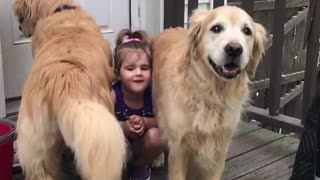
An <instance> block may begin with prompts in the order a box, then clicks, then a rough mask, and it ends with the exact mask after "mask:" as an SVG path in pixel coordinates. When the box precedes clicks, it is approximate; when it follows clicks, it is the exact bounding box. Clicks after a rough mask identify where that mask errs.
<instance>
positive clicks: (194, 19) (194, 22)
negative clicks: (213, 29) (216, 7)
mask: <svg viewBox="0 0 320 180" xmlns="http://www.w3.org/2000/svg"><path fill="white" fill-rule="evenodd" d="M208 13H209V11H208V10H204V9H196V10H195V11H194V12H193V14H192V16H191V17H190V20H189V29H188V34H189V41H190V43H189V44H190V45H191V46H190V51H189V52H190V56H197V54H198V53H197V52H196V51H197V47H198V45H199V43H200V40H201V35H202V34H203V33H201V31H202V29H201V23H202V22H203V21H204V19H205V18H206V17H207V15H208ZM192 54H193V55H192ZM195 59H196V58H195Z"/></svg>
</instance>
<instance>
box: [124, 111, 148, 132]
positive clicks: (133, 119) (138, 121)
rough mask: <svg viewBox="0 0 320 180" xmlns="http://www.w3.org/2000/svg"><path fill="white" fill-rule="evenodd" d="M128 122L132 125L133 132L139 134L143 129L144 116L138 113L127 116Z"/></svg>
mask: <svg viewBox="0 0 320 180" xmlns="http://www.w3.org/2000/svg"><path fill="white" fill-rule="evenodd" d="M128 121H129V123H130V124H131V126H132V127H133V129H134V130H133V132H134V133H136V134H138V135H139V136H141V135H142V134H143V133H144V130H145V121H144V118H143V117H141V116H138V115H132V116H130V117H129V120H128Z"/></svg>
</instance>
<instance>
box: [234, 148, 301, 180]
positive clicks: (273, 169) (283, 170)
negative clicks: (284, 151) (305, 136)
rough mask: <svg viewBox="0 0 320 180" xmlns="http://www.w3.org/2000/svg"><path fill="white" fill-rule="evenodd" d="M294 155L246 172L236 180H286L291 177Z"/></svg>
mask: <svg viewBox="0 0 320 180" xmlns="http://www.w3.org/2000/svg"><path fill="white" fill-rule="evenodd" d="M295 157H296V154H292V155H290V156H287V157H285V158H283V159H280V160H279V161H276V162H274V163H272V164H270V165H267V166H265V167H263V168H261V169H258V170H256V171H253V172H251V173H249V174H246V175H244V176H243V177H241V178H239V179H238V180H262V179H268V180H288V179H289V178H290V177H291V173H292V167H293V164H294V161H295Z"/></svg>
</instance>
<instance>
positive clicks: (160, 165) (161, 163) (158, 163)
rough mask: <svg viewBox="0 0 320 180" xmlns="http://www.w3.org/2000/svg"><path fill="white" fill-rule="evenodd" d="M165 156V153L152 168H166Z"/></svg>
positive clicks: (154, 162)
mask: <svg viewBox="0 0 320 180" xmlns="http://www.w3.org/2000/svg"><path fill="white" fill-rule="evenodd" d="M164 162H165V156H164V153H161V154H160V156H159V157H158V158H157V159H156V160H154V161H153V163H152V165H151V167H152V168H161V167H164Z"/></svg>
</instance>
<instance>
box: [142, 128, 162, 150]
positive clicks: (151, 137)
mask: <svg viewBox="0 0 320 180" xmlns="http://www.w3.org/2000/svg"><path fill="white" fill-rule="evenodd" d="M160 136H161V134H160V130H159V128H151V129H148V131H147V132H146V134H145V140H146V141H147V142H148V144H149V145H150V146H152V147H157V148H160V146H161V137H160Z"/></svg>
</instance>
